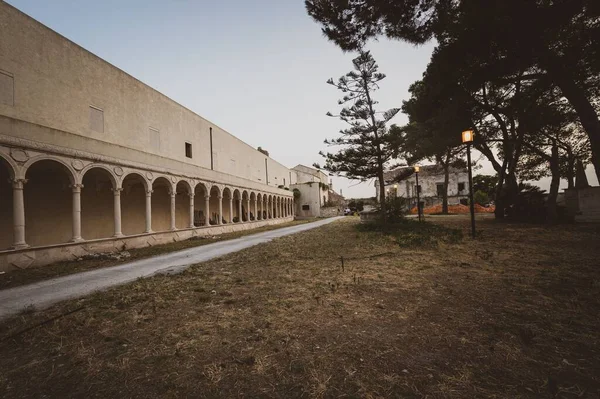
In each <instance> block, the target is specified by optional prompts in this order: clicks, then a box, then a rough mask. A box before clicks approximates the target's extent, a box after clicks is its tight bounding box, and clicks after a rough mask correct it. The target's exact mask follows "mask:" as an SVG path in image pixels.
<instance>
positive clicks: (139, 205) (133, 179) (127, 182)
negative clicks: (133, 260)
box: [121, 173, 147, 235]
mask: <svg viewBox="0 0 600 399" xmlns="http://www.w3.org/2000/svg"><path fill="white" fill-rule="evenodd" d="M122 186H123V191H121V226H122V230H123V234H125V235H132V234H140V233H143V232H144V231H145V230H146V187H147V186H146V180H145V179H144V178H143V177H142V176H140V175H138V174H137V173H130V174H128V175H127V176H126V177H125V179H124V180H123V184H122Z"/></svg>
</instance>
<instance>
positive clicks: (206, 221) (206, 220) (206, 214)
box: [204, 195, 210, 226]
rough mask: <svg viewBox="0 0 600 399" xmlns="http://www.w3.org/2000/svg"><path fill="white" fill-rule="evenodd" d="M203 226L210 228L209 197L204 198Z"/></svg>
mask: <svg viewBox="0 0 600 399" xmlns="http://www.w3.org/2000/svg"><path fill="white" fill-rule="evenodd" d="M204 210H205V212H204V224H206V225H207V226H210V195H205V196H204Z"/></svg>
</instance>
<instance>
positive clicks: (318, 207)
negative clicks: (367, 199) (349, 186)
mask: <svg viewBox="0 0 600 399" xmlns="http://www.w3.org/2000/svg"><path fill="white" fill-rule="evenodd" d="M292 172H293V173H295V176H296V177H295V179H294V184H292V185H291V187H290V188H291V189H292V190H294V189H296V190H298V191H299V192H300V197H299V198H298V200H297V201H296V208H295V214H296V215H297V216H298V217H301V218H309V217H323V216H334V215H336V214H338V213H339V212H337V207H340V206H342V205H341V202H342V200H343V197H341V195H339V194H337V193H336V192H335V191H333V185H332V182H331V181H328V179H329V176H327V174H325V173H324V172H323V171H321V170H318V169H315V168H311V167H308V166H304V165H296V166H295V167H293V168H292ZM334 198H335V200H336V201H335V203H333V201H332V200H333V199H334ZM327 207H330V208H333V207H336V211H335V212H332V211H328V210H327V209H326V208H327Z"/></svg>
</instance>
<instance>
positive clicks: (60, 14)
mask: <svg viewBox="0 0 600 399" xmlns="http://www.w3.org/2000/svg"><path fill="white" fill-rule="evenodd" d="M7 2H8V3H10V4H12V5H13V6H15V7H17V8H18V9H20V10H21V11H23V12H25V13H26V14H28V15H30V16H31V17H33V18H35V19H36V20H38V21H40V22H42V23H43V24H45V25H47V26H48V27H50V28H51V29H53V30H55V31H57V32H58V33H60V34H62V35H63V36H65V37H67V38H68V39H70V40H72V41H74V42H75V43H77V44H79V45H81V46H82V47H84V48H86V49H87V50H89V51H91V52H92V53H94V54H96V55H97V56H99V57H101V58H103V59H105V60H107V61H108V62H110V63H112V64H113V65H115V66H117V67H118V68H120V69H122V70H124V71H125V72H127V73H129V74H131V75H132V76H134V77H136V78H137V79H139V80H141V81H142V82H144V83H146V84H148V85H149V86H151V87H153V88H155V89H157V90H159V91H160V92H162V93H163V94H165V95H167V96H169V97H170V98H172V99H173V100H175V101H177V102H178V103H180V104H182V105H184V106H186V107H187V108H189V109H191V110H192V111H194V112H196V113H197V114H199V115H201V116H202V117H204V118H206V119H208V120H210V121H211V122H213V123H215V124H217V125H219V126H220V127H222V128H224V129H226V130H227V131H229V132H230V133H231V134H233V135H235V136H237V137H238V138H240V139H241V140H243V141H245V142H246V143H248V144H250V145H251V146H253V147H258V146H262V147H263V148H265V149H267V150H268V151H269V153H270V155H271V157H273V158H274V159H275V160H277V161H279V162H281V163H282V164H284V165H286V166H288V167H293V166H295V165H297V164H304V165H307V166H312V164H313V163H314V162H319V163H322V161H323V159H322V157H320V156H319V155H318V152H319V151H320V150H327V148H326V146H325V145H324V144H323V140H324V139H325V138H328V137H329V138H333V137H336V136H337V132H338V130H339V129H340V127H342V126H343V125H341V124H340V122H339V121H337V120H335V119H333V118H330V117H327V116H325V113H326V112H327V111H332V113H337V111H338V110H339V106H338V105H337V100H338V99H339V98H340V97H341V93H340V92H338V91H337V90H336V89H335V88H333V87H331V86H329V85H327V84H326V83H325V82H326V80H327V79H328V78H330V77H333V78H334V79H337V78H338V77H339V76H341V75H343V74H345V73H346V72H348V71H350V70H351V69H352V64H351V60H352V58H354V57H355V56H356V55H355V54H351V53H343V52H342V51H341V50H339V49H338V48H337V47H336V46H335V45H334V44H333V43H331V42H329V41H327V40H326V39H325V38H324V37H323V36H322V34H321V30H320V26H319V25H318V24H316V23H315V22H313V21H312V19H311V18H310V17H309V16H308V15H307V13H306V11H305V9H304V1H302V0H254V1H248V0H220V1H212V0H210V1H209V0H171V1H165V0H143V1H142V0H127V1H123V0H103V1H91V0H52V1H47V0H7ZM369 49H370V50H371V52H372V54H373V56H374V57H375V59H376V61H377V62H378V64H379V66H380V71H381V72H383V73H385V74H386V75H387V76H388V77H387V79H385V80H384V81H383V82H381V90H379V91H378V92H377V93H376V94H375V97H376V99H377V100H378V101H379V102H380V104H379V107H380V109H381V110H385V109H388V108H392V107H400V106H401V105H402V101H403V100H405V99H408V97H409V95H408V87H409V85H410V84H411V83H413V82H414V81H415V80H418V79H420V78H421V76H422V73H423V71H424V70H425V68H426V66H427V63H428V61H429V57H430V56H431V51H432V50H433V44H431V43H430V44H427V45H424V46H420V47H415V46H412V45H409V44H406V43H402V42H390V41H387V40H382V41H380V42H374V43H372V44H371V45H370V46H369ZM406 122H407V118H406V117H405V116H404V115H402V114H399V115H398V116H396V117H395V118H394V119H393V120H392V123H396V124H399V125H401V124H404V123H406ZM457 135H460V132H457ZM474 158H475V159H477V158H478V157H477V156H475V157H474ZM483 165H484V166H483V168H482V169H481V170H479V171H478V172H477V173H493V170H492V169H491V167H490V166H489V165H488V164H487V163H486V162H483ZM591 175H592V174H591V173H588V176H589V177H592V176H591ZM333 183H334V189H336V191H338V192H339V190H340V189H342V190H343V194H344V196H345V197H347V198H352V197H372V196H374V195H375V191H374V188H373V186H372V183H369V184H367V183H362V184H357V182H350V181H348V180H346V179H341V178H335V177H334V178H333ZM590 184H597V182H596V181H595V178H592V179H590ZM541 185H542V186H543V187H544V188H547V183H543V184H541Z"/></svg>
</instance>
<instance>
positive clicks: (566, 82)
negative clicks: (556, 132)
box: [543, 56, 600, 181]
mask: <svg viewBox="0 0 600 399" xmlns="http://www.w3.org/2000/svg"><path fill="white" fill-rule="evenodd" d="M545 61H546V62H545V63H544V65H543V66H544V67H545V68H546V70H547V71H548V73H549V74H550V75H551V76H552V80H553V81H554V82H555V83H556V85H557V86H558V87H560V89H561V91H562V92H563V94H564V96H565V97H566V98H567V100H569V103H571V105H572V106H573V109H575V112H577V116H579V120H580V121H581V125H582V126H583V128H584V129H585V131H586V133H587V135H588V137H589V139H590V144H591V147H592V164H593V165H594V169H595V171H596V177H598V180H599V181H600V120H599V119H598V114H596V110H595V109H594V106H593V105H592V103H591V102H590V100H589V99H588V98H587V96H586V94H585V91H584V90H583V89H582V88H581V87H579V86H578V85H577V83H576V82H575V80H574V79H573V78H572V77H571V76H572V75H571V73H570V72H569V71H568V70H567V68H565V67H563V66H562V64H561V62H560V60H559V59H558V58H556V57H553V56H549V57H547V59H546V60H545Z"/></svg>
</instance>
